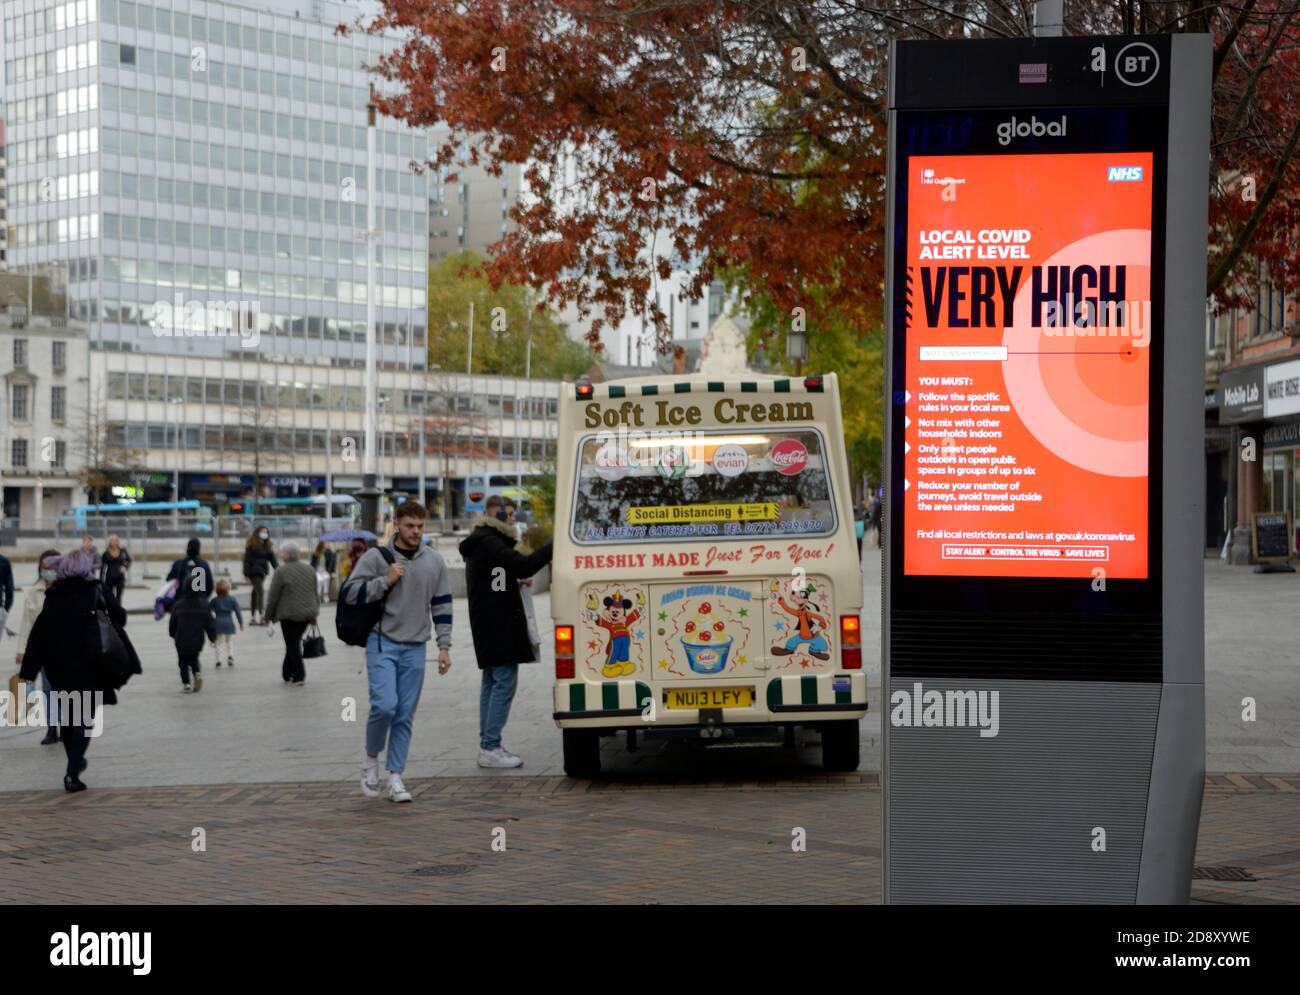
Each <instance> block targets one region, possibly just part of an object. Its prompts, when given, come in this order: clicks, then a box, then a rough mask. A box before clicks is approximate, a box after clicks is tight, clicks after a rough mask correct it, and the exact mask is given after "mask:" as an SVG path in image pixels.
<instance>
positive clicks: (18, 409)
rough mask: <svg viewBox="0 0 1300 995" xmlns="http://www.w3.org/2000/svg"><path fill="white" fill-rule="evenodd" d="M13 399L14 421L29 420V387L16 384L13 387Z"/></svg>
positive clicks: (12, 411)
mask: <svg viewBox="0 0 1300 995" xmlns="http://www.w3.org/2000/svg"><path fill="white" fill-rule="evenodd" d="M10 396H11V397H12V403H13V407H12V409H11V413H12V415H13V419H14V421H26V420H27V385H26V384H21V383H16V384H14V387H13V394H12V395H10Z"/></svg>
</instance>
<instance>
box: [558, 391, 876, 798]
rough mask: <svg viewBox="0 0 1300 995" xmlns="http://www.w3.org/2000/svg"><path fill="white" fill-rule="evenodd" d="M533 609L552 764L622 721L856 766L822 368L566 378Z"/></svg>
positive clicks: (843, 506) (621, 726)
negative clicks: (538, 620)
mask: <svg viewBox="0 0 1300 995" xmlns="http://www.w3.org/2000/svg"><path fill="white" fill-rule="evenodd" d="M556 473H557V478H556V498H555V500H556V509H555V551H554V559H553V562H552V581H551V613H552V620H553V622H554V626H555V683H554V695H555V697H554V711H553V718H554V720H555V723H556V725H557V726H558V727H559V728H560V730H561V734H562V736H563V740H564V769H565V772H566V773H568V774H569V775H570V776H572V777H591V776H594V775H595V774H596V773H598V772H599V769H600V738H601V737H602V736H611V735H614V734H616V733H617V732H619V731H620V730H621V731H623V732H624V733H625V734H626V736H627V741H628V747H629V748H632V747H634V745H635V742H636V734H637V733H638V732H645V733H647V734H648V735H656V734H661V733H676V734H686V735H690V736H695V737H699V738H701V739H703V740H705V741H706V742H707V741H709V740H716V739H722V738H739V737H744V736H751V735H771V734H773V733H776V732H779V731H784V732H785V735H786V741H787V742H791V741H793V736H794V729H795V727H799V726H802V727H805V728H809V727H810V728H812V729H814V730H816V731H818V732H820V736H821V753H822V763H823V766H824V767H825V768H826V769H827V770H832V771H851V770H855V769H857V766H858V761H859V741H858V724H859V720H861V719H862V718H863V717H864V716H865V715H866V712H867V676H866V673H865V672H864V670H863V666H862V642H861V611H862V575H861V567H860V564H859V560H858V555H857V543H856V536H855V534H854V523H853V509H852V501H851V484H852V482H851V480H850V479H849V470H848V461H847V457H846V454H845V451H844V428H843V422H842V420H841V414H840V401H839V389H838V383H837V380H836V377H835V375H834V374H828V375H826V376H819V377H813V376H810V377H799V378H785V377H774V376H761V375H750V376H746V377H743V378H737V379H726V380H719V379H716V378H711V377H709V376H706V375H703V374H693V375H686V376H657V377H644V378H633V379H627V380H615V381H611V382H608V383H600V384H591V383H586V382H583V381H579V382H578V383H577V384H575V385H572V386H568V385H566V388H565V393H564V395H563V397H562V399H561V401H560V412H559V450H558V454H557V468H556Z"/></svg>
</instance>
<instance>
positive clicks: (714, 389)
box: [709, 380, 727, 394]
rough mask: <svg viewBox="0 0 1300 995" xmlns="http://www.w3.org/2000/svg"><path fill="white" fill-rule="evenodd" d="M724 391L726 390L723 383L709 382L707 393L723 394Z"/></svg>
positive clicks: (717, 381) (718, 381) (719, 381)
mask: <svg viewBox="0 0 1300 995" xmlns="http://www.w3.org/2000/svg"><path fill="white" fill-rule="evenodd" d="M726 389H727V385H726V384H725V383H723V382H722V381H721V380H710V381H709V393H711V394H721V393H724V392H725V391H726Z"/></svg>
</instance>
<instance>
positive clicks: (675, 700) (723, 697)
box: [666, 687, 754, 708]
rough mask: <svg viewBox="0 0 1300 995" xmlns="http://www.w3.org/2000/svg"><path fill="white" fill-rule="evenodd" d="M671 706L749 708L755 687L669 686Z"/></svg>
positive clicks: (668, 704)
mask: <svg viewBox="0 0 1300 995" xmlns="http://www.w3.org/2000/svg"><path fill="white" fill-rule="evenodd" d="M666 704H667V706H668V707H669V708H749V707H751V706H752V705H753V704H754V689H753V688H752V687H748V688H717V687H699V688H669V689H668V701H667V702H666Z"/></svg>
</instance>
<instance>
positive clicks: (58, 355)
mask: <svg viewBox="0 0 1300 995" xmlns="http://www.w3.org/2000/svg"><path fill="white" fill-rule="evenodd" d="M51 365H53V367H54V369H55V370H57V371H59V372H62V371H63V370H66V369H67V368H68V343H66V342H60V341H59V340H57V339H56V340H55V341H54V347H53V351H52V353H51Z"/></svg>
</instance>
